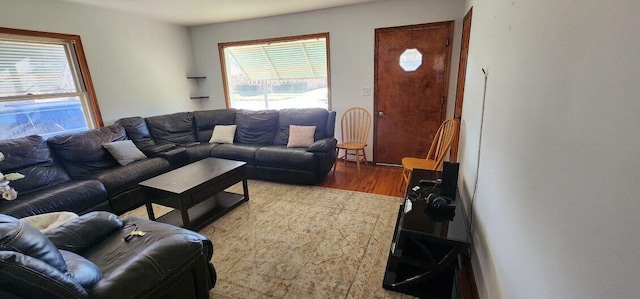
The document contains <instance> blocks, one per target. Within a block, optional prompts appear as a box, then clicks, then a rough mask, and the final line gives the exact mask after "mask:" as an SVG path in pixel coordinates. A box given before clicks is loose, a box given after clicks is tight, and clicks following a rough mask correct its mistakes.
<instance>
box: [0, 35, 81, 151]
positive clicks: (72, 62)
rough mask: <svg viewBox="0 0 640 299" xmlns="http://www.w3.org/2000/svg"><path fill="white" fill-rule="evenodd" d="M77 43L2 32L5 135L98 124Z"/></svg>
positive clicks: (0, 100) (0, 106) (0, 131)
mask: <svg viewBox="0 0 640 299" xmlns="http://www.w3.org/2000/svg"><path fill="white" fill-rule="evenodd" d="M88 103H89V101H88V94H87V92H86V90H85V88H84V84H83V80H82V77H81V75H80V71H79V69H78V67H77V57H76V53H75V51H74V47H73V43H72V42H71V41H69V40H57V39H51V38H35V37H31V36H16V35H0V139H8V138H17V137H22V136H27V135H41V136H43V137H45V138H46V137H49V136H52V135H57V134H61V133H71V132H77V131H83V130H87V129H89V128H92V127H93V119H92V114H91V109H90V108H89V104H88Z"/></svg>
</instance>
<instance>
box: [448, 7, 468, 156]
mask: <svg viewBox="0 0 640 299" xmlns="http://www.w3.org/2000/svg"><path fill="white" fill-rule="evenodd" d="M472 15H473V7H471V8H469V11H468V12H467V14H466V15H465V16H464V19H463V21H462V38H461V43H460V60H459V62H458V82H457V83H456V85H457V86H456V103H455V107H454V109H453V118H455V119H456V120H458V121H459V122H460V124H462V105H463V102H464V86H465V83H466V74H467V63H465V64H464V66H463V65H462V61H463V60H462V59H463V58H464V59H465V61H468V60H467V57H468V55H469V39H470V38H471V16H472ZM467 22H469V30H468V31H467V32H465V30H464V28H465V25H466V24H467ZM465 44H466V45H467V47H466V50H465V48H464V45H465ZM459 146H460V129H458V132H456V134H455V136H454V137H453V142H452V144H451V151H450V152H449V160H450V161H451V162H457V161H458V148H459Z"/></svg>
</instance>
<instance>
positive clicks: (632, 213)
mask: <svg viewBox="0 0 640 299" xmlns="http://www.w3.org/2000/svg"><path fill="white" fill-rule="evenodd" d="M472 5H473V22H472V28H471V43H470V52H469V62H468V70H467V79H466V82H467V85H466V89H465V104H464V110H463V115H462V117H463V121H462V138H461V139H462V146H461V149H460V152H461V163H462V164H461V178H460V180H459V181H460V183H462V184H463V188H462V189H463V190H462V191H463V193H464V194H463V195H464V196H463V197H464V199H465V201H466V202H467V203H468V201H469V199H470V198H471V194H472V193H473V183H474V180H475V178H476V161H477V157H478V154H477V151H478V137H479V131H480V118H481V104H482V94H483V80H484V79H483V75H482V71H481V68H485V69H486V70H488V72H489V77H488V85H487V93H486V112H485V120H484V131H483V132H484V133H483V137H482V139H483V140H482V152H481V155H480V157H481V160H480V174H479V183H478V192H477V197H476V199H475V204H474V214H475V217H474V219H475V224H474V229H475V234H474V240H475V244H474V247H475V251H474V265H473V268H474V272H475V274H476V278H477V279H478V285H479V288H480V294H481V298H638V296H639V295H638V294H640V284H638V278H639V277H640V258H639V257H640V255H639V251H638V250H639V249H640V217H638V211H639V210H640V200H639V199H638V193H640V192H638V182H639V181H640V156H639V154H638V153H639V152H640V133H639V132H640V130H639V129H638V128H640V118H639V117H638V115H640V101H639V99H638V95H639V94H640V84H639V83H638V79H639V78H640V59H638V53H640V35H639V34H638V32H637V30H638V28H640V2H638V1H599V0H586V1H552V0H544V1H518V0H516V1H514V0H508V1H507V0H494V1H474V0H467V3H466V6H467V8H468V7H470V6H472ZM467 206H468V205H467Z"/></svg>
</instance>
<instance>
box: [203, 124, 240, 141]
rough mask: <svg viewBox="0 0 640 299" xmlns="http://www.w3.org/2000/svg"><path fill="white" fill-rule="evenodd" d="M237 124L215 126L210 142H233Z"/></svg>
mask: <svg viewBox="0 0 640 299" xmlns="http://www.w3.org/2000/svg"><path fill="white" fill-rule="evenodd" d="M236 127H237V126H236V125H217V126H215V127H214V128H213V133H212V134H211V139H209V143H233V138H234V137H235V135H236Z"/></svg>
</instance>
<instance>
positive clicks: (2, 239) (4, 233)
mask: <svg viewBox="0 0 640 299" xmlns="http://www.w3.org/2000/svg"><path fill="white" fill-rule="evenodd" d="M2 250H5V251H15V252H19V253H22V254H24V255H28V256H30V257H32V258H35V259H38V260H41V261H43V262H45V263H47V264H49V265H50V266H51V267H54V268H55V269H56V270H58V271H60V272H62V273H67V264H66V263H65V262H64V259H63V258H62V254H61V253H60V251H59V250H58V248H56V246H55V245H53V243H51V241H49V239H47V237H45V235H44V234H42V233H41V232H40V231H39V230H38V229H36V228H35V227H33V226H31V225H29V224H27V223H25V222H22V221H20V220H19V219H17V218H14V217H11V216H8V215H3V214H0V251H2Z"/></svg>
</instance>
